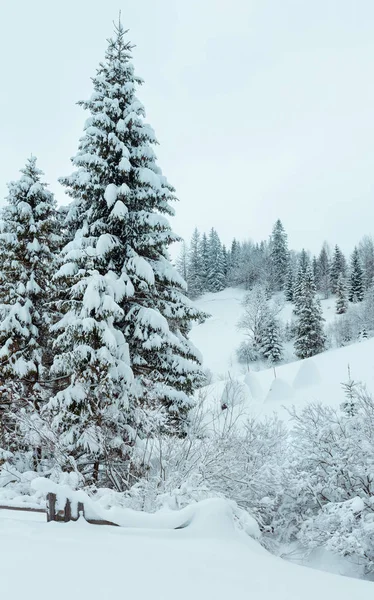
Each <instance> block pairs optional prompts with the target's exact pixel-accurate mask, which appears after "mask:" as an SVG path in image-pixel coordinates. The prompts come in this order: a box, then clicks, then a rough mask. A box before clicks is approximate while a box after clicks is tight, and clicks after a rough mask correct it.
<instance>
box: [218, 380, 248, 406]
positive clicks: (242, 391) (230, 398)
mask: <svg viewBox="0 0 374 600" xmlns="http://www.w3.org/2000/svg"><path fill="white" fill-rule="evenodd" d="M251 399H252V398H251V393H250V390H249V388H248V386H247V385H245V383H243V382H242V381H238V380H237V379H229V380H228V381H227V382H226V384H225V387H224V390H223V393H222V397H221V404H222V406H223V405H224V404H225V405H226V407H227V408H229V407H232V406H240V405H242V404H245V403H247V402H250V401H251Z"/></svg>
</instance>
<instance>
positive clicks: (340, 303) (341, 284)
mask: <svg viewBox="0 0 374 600" xmlns="http://www.w3.org/2000/svg"><path fill="white" fill-rule="evenodd" d="M347 310H348V290H347V284H346V281H345V279H344V277H343V276H342V275H339V279H338V282H337V285H336V314H338V315H342V314H344V313H345V312H347Z"/></svg>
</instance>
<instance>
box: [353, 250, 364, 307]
mask: <svg viewBox="0 0 374 600" xmlns="http://www.w3.org/2000/svg"><path fill="white" fill-rule="evenodd" d="M363 298H364V280H363V272H362V267H361V261H360V255H359V252H358V249H357V247H356V248H355V249H354V250H353V253H352V258H351V273H350V285H349V301H350V302H362V300H363Z"/></svg>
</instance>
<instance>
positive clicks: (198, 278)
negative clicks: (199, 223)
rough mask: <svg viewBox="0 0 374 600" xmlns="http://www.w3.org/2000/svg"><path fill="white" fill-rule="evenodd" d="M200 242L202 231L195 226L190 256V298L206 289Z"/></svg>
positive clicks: (188, 287)
mask: <svg viewBox="0 0 374 600" xmlns="http://www.w3.org/2000/svg"><path fill="white" fill-rule="evenodd" d="M200 244H201V240H200V233H199V232H198V230H197V229H196V228H195V230H194V232H193V234H192V238H191V244H190V251H189V256H188V277H187V289H188V295H189V296H190V298H197V297H198V296H200V295H201V294H202V293H203V292H204V291H205V290H204V285H203V276H202V272H203V264H202V259H201V247H200Z"/></svg>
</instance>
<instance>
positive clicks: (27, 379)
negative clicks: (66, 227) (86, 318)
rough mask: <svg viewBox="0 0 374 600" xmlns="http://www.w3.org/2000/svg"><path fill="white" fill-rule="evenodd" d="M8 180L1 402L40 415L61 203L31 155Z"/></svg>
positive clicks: (0, 244)
mask: <svg viewBox="0 0 374 600" xmlns="http://www.w3.org/2000/svg"><path fill="white" fill-rule="evenodd" d="M21 173H22V176H21V178H20V179H19V180H18V181H15V182H11V183H10V184H9V186H8V187H9V195H8V197H7V205H6V206H5V208H4V209H3V211H2V215H1V216H2V226H1V230H2V233H1V236H0V254H1V263H2V266H1V273H0V299H1V300H0V301H1V306H0V374H1V382H2V384H3V386H4V387H3V388H2V394H1V399H0V404H2V402H4V403H5V405H7V406H12V404H13V400H15V399H16V406H14V405H13V407H12V411H13V412H14V411H15V412H16V413H17V412H18V411H19V409H20V407H26V409H27V410H35V411H36V413H37V414H39V412H40V410H41V408H42V404H43V402H44V401H45V398H46V394H47V393H48V388H46V386H47V385H48V380H49V367H50V364H51V343H50V342H51V338H50V335H49V325H50V323H51V321H52V320H53V310H52V298H53V295H54V288H53V284H52V274H53V263H54V259H55V256H56V253H57V251H58V249H59V244H60V235H59V229H60V226H59V222H58V214H57V210H56V202H55V199H54V196H53V194H52V193H51V192H50V191H49V190H48V189H47V185H46V183H44V182H43V181H42V175H43V173H42V171H40V170H39V169H38V167H37V166H36V158H35V157H31V158H30V159H29V160H28V161H27V163H26V166H25V168H24V169H22V171H21Z"/></svg>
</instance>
